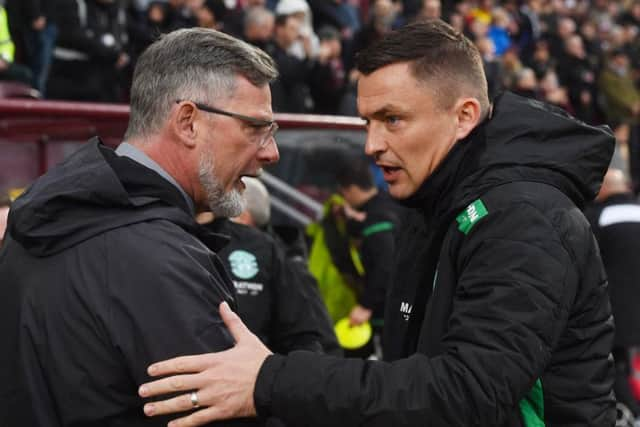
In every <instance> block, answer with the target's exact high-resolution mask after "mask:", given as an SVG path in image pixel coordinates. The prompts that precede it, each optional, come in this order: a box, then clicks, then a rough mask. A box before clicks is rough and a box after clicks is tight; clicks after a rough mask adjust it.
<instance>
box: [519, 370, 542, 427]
mask: <svg viewBox="0 0 640 427" xmlns="http://www.w3.org/2000/svg"><path fill="white" fill-rule="evenodd" d="M520 412H521V413H522V419H523V420H524V425H525V426H526V427H544V425H545V424H544V393H543V391H542V381H540V378H538V380H537V381H536V383H535V384H534V385H533V388H531V390H529V393H527V395H526V396H525V397H524V399H522V400H521V401H520Z"/></svg>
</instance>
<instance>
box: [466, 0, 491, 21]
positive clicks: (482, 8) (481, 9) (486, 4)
mask: <svg viewBox="0 0 640 427" xmlns="http://www.w3.org/2000/svg"><path fill="white" fill-rule="evenodd" d="M493 6H494V1H493V0H478V2H477V5H476V7H473V8H472V9H471V12H470V14H469V16H468V19H470V20H473V21H480V22H482V23H483V24H485V25H486V26H489V24H491V10H492V9H493Z"/></svg>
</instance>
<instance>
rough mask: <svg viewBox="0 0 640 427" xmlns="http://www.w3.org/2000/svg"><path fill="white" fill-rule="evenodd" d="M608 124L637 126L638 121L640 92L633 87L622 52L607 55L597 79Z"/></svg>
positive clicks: (631, 77)
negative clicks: (607, 57)
mask: <svg viewBox="0 0 640 427" xmlns="http://www.w3.org/2000/svg"><path fill="white" fill-rule="evenodd" d="M598 84H599V88H600V91H601V93H602V96H603V101H604V102H605V111H606V114H607V119H608V122H609V124H611V125H612V126H613V127H617V126H619V125H621V124H630V125H637V124H638V123H639V121H640V91H639V90H638V88H637V87H636V85H635V82H634V79H633V76H632V74H631V68H630V66H629V57H628V56H627V55H626V53H624V51H622V50H615V51H613V52H611V54H610V55H609V59H608V61H607V62H606V65H605V68H604V70H603V71H602V73H601V75H600V79H599V82H598Z"/></svg>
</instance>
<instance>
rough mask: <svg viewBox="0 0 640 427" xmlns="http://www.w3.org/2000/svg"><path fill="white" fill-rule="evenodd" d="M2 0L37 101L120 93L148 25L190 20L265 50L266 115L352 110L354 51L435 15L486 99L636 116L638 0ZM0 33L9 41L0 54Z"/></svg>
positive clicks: (7, 57) (123, 96) (0, 71)
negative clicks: (274, 74)
mask: <svg viewBox="0 0 640 427" xmlns="http://www.w3.org/2000/svg"><path fill="white" fill-rule="evenodd" d="M2 2H5V5H4V8H5V9H6V14H5V13H4V11H3V16H4V19H0V38H2V39H3V40H0V46H2V49H3V51H2V52H1V53H0V55H1V56H2V62H1V63H0V78H3V79H15V80H21V81H24V82H28V83H29V84H31V85H32V86H33V87H34V88H36V89H38V90H39V91H40V92H41V94H42V95H43V96H44V97H47V98H54V99H72V100H91V101H111V102H117V101H124V102H126V100H127V89H128V85H129V82H130V80H131V73H132V69H133V67H132V66H133V64H134V63H135V61H136V58H137V57H138V56H139V54H140V53H141V52H142V50H144V49H145V47H146V46H148V45H149V44H150V43H151V42H152V41H153V40H154V39H155V38H156V37H158V35H160V34H162V33H166V32H169V31H172V30H175V29H178V28H186V27H193V26H201V27H208V28H215V29H218V30H221V31H224V32H228V33H230V34H233V35H235V36H237V37H241V38H243V39H245V40H247V41H248V42H250V43H252V44H255V45H258V46H260V47H261V48H263V49H264V50H266V51H267V52H268V53H269V54H271V55H272V56H273V58H274V59H275V60H276V62H277V64H278V66H279V69H280V73H281V78H280V80H279V81H278V83H277V84H275V85H274V87H273V88H272V91H273V93H274V108H275V109H276V111H280V112H295V113H311V112H314V113H329V114H347V115H355V114H356V108H355V88H354V83H355V81H356V79H357V77H358V76H357V73H356V72H355V71H354V70H353V58H354V56H355V54H356V53H357V52H358V51H359V50H360V49H362V48H363V47H365V46H367V45H368V44H370V43H371V42H372V41H373V40H375V39H377V38H378V37H380V36H381V35H382V34H384V33H385V32H387V31H390V30H392V29H394V28H397V27H399V26H402V25H404V24H406V23H408V22H411V21H414V20H418V19H435V18H442V19H444V20H446V21H447V22H449V23H450V24H451V25H452V26H454V27H455V28H457V29H459V30H460V31H463V32H464V33H465V34H467V35H468V36H469V37H470V38H471V39H472V40H474V41H475V43H476V44H477V46H478V47H479V49H480V51H481V52H482V55H483V57H484V60H485V65H486V72H487V79H488V81H489V86H490V91H491V94H492V95H494V94H497V93H498V92H500V91H501V90H503V89H510V90H512V91H514V92H516V93H519V94H523V95H525V96H529V97H532V98H537V99H541V100H545V101H548V102H551V103H553V104H557V105H560V106H561V107H563V108H565V109H566V110H568V111H569V112H570V113H572V114H574V115H576V116H577V117H579V118H581V119H582V120H584V121H586V122H589V123H602V122H607V123H609V124H611V125H612V126H613V127H614V128H618V127H619V125H621V124H627V125H633V124H636V123H637V122H638V118H639V114H640V94H639V92H638V88H637V87H638V86H637V83H638V77H639V74H638V71H639V70H640V40H639V38H638V30H639V29H640V1H639V0H618V1H610V0H502V1H500V0H477V1H472V0H461V1H453V0H450V1H446V0H443V1H440V0H164V1H157V0H46V1H45V0H0V4H2ZM7 25H8V30H9V31H6V29H7ZM3 27H4V28H3ZM7 38H10V39H12V40H13V45H14V46H15V49H14V51H11V52H9V51H7V52H5V51H4V50H6V47H7V46H8V43H6V42H5V40H4V39H7ZM625 132H626V133H627V134H628V133H629V129H627V130H625V131H623V133H625ZM623 136H625V137H626V138H628V136H626V135H623Z"/></svg>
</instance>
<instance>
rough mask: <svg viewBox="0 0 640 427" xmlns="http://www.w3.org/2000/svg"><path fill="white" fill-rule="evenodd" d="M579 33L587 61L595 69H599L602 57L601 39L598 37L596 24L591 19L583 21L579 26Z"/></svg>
mask: <svg viewBox="0 0 640 427" xmlns="http://www.w3.org/2000/svg"><path fill="white" fill-rule="evenodd" d="M580 35H581V36H582V43H583V45H584V49H585V51H586V53H587V58H588V60H589V62H590V63H591V64H592V65H593V66H594V67H595V68H596V69H599V68H600V64H601V58H602V41H601V40H600V39H599V38H598V31H597V28H596V25H595V24H594V23H593V22H592V21H585V22H583V23H582V25H581V26H580Z"/></svg>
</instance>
